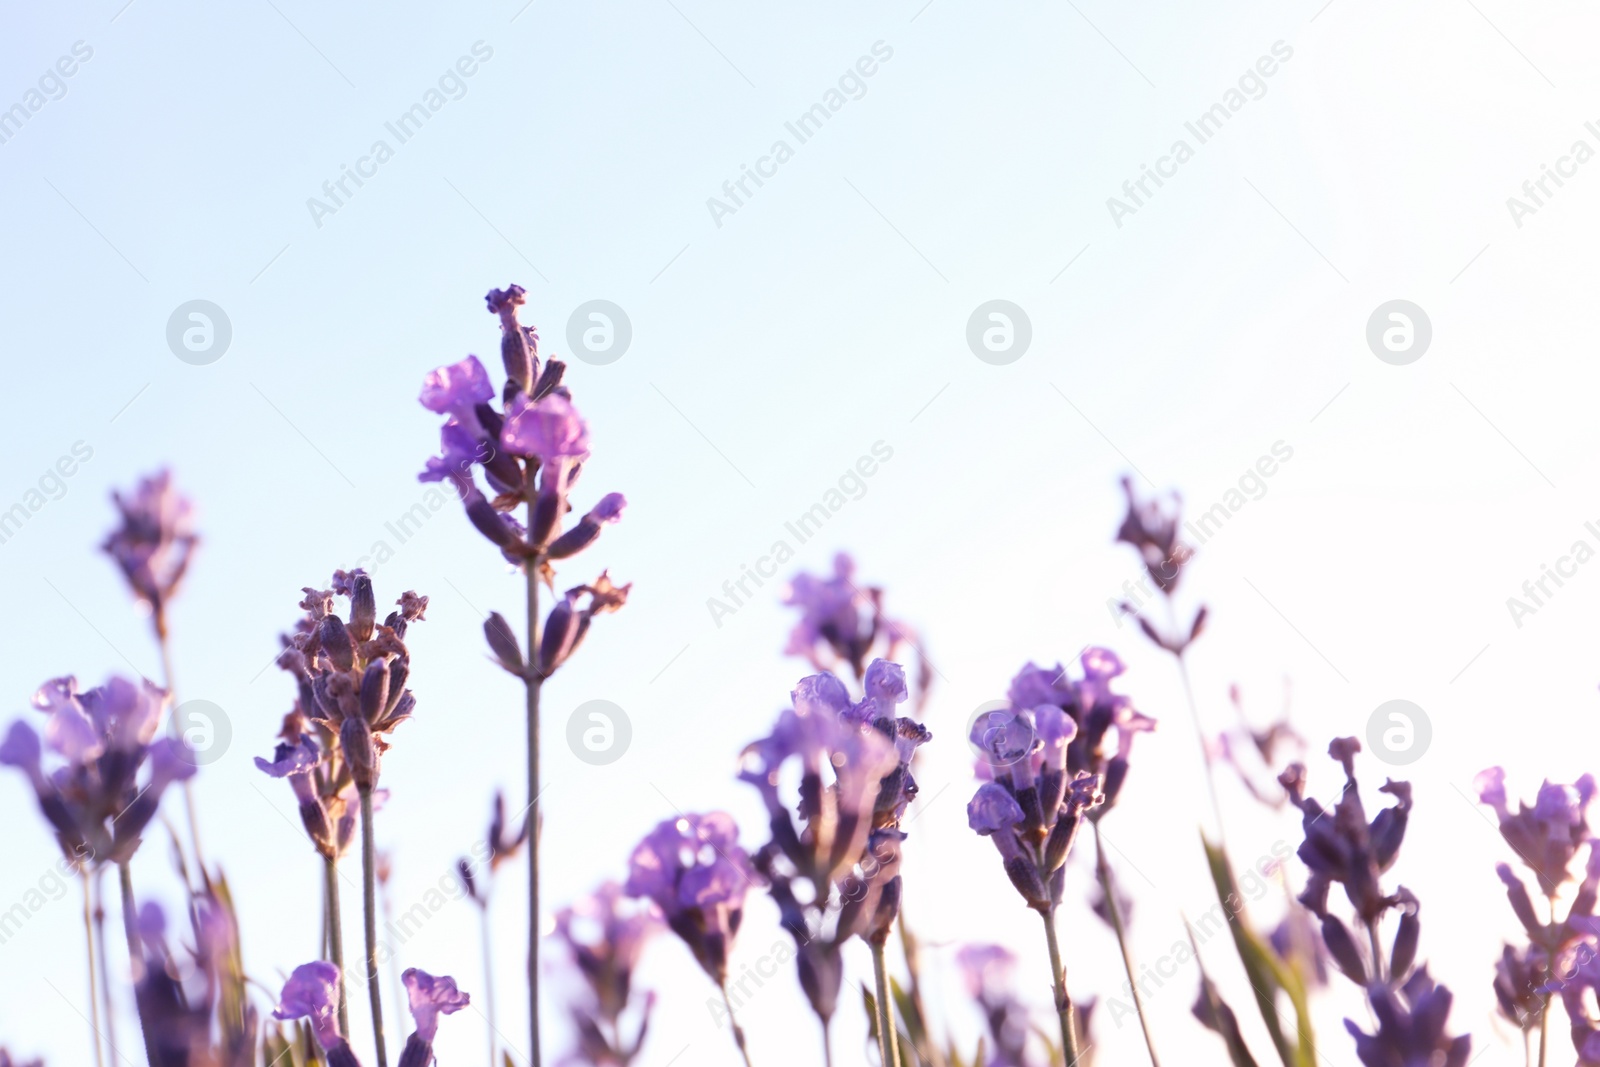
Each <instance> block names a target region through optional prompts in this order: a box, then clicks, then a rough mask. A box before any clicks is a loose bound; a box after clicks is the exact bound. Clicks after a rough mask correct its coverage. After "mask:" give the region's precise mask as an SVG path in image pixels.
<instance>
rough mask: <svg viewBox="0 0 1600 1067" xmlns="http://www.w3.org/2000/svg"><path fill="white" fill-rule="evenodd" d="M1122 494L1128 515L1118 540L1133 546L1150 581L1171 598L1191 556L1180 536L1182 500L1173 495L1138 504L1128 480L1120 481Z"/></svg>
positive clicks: (1130, 479) (1131, 481) (1130, 481)
mask: <svg viewBox="0 0 1600 1067" xmlns="http://www.w3.org/2000/svg"><path fill="white" fill-rule="evenodd" d="M1122 491H1123V493H1124V494H1125V495H1126V496H1127V498H1128V513H1127V515H1126V517H1124V518H1123V520H1122V527H1121V529H1119V530H1118V531H1117V540H1118V541H1121V542H1123V543H1125V544H1129V545H1132V546H1133V548H1134V550H1135V551H1137V552H1138V553H1139V558H1140V559H1141V560H1142V561H1143V562H1144V566H1145V570H1146V571H1147V572H1149V574H1150V578H1151V580H1153V581H1154V582H1155V583H1156V586H1157V587H1158V588H1159V589H1160V590H1161V591H1162V592H1163V593H1165V594H1168V595H1170V594H1171V593H1172V592H1173V590H1175V589H1177V587H1178V580H1179V579H1180V578H1182V577H1183V567H1184V564H1186V563H1188V562H1189V560H1190V558H1191V557H1192V556H1193V555H1194V550H1193V549H1191V548H1190V547H1189V546H1188V545H1186V544H1184V543H1183V540H1182V538H1181V536H1180V535H1179V525H1180V524H1181V522H1182V509H1183V500H1182V498H1180V497H1179V496H1178V494H1176V493H1173V494H1171V495H1170V496H1169V497H1168V498H1166V499H1162V498H1160V497H1150V498H1148V499H1145V500H1140V499H1139V498H1138V496H1136V495H1135V494H1134V491H1133V479H1132V478H1128V477H1124V478H1123V479H1122Z"/></svg>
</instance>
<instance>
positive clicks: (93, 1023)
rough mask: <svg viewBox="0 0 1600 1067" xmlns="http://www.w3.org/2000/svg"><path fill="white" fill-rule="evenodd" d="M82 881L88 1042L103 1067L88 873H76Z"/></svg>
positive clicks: (97, 1063) (99, 1066) (96, 1061)
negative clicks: (87, 957) (87, 967)
mask: <svg viewBox="0 0 1600 1067" xmlns="http://www.w3.org/2000/svg"><path fill="white" fill-rule="evenodd" d="M78 874H79V876H80V877H81V878H82V880H83V943H84V947H85V948H87V949H88V953H89V1040H90V1041H91V1042H92V1043H93V1044H94V1062H95V1064H96V1067H105V1062H106V1061H105V1053H104V1052H102V1051H101V1049H100V999H99V998H100V983H99V980H98V979H97V977H96V975H95V964H94V915H93V912H94V905H93V903H92V901H91V900H90V896H91V892H90V889H89V871H88V868H84V869H83V870H80V871H79V872H78Z"/></svg>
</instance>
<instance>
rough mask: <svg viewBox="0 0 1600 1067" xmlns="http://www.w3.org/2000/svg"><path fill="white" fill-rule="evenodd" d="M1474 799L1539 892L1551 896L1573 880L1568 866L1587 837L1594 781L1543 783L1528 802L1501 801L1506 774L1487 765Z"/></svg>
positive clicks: (1504, 789) (1504, 792) (1588, 776)
mask: <svg viewBox="0 0 1600 1067" xmlns="http://www.w3.org/2000/svg"><path fill="white" fill-rule="evenodd" d="M1474 785H1476V786H1477V790H1478V799H1479V800H1481V801H1482V802H1483V803H1485V804H1487V805H1489V806H1490V807H1492V808H1493V809H1494V811H1495V815H1496V816H1498V817H1499V820H1500V836H1502V837H1504V838H1505V840H1506V844H1508V845H1510V846H1511V848H1512V851H1514V852H1516V854H1517V856H1518V858H1520V859H1521V860H1522V862H1523V864H1524V865H1525V866H1526V867H1527V868H1528V869H1529V870H1531V871H1533V873H1534V875H1535V876H1536V877H1537V878H1538V880H1539V891H1540V892H1541V893H1542V894H1543V895H1544V896H1546V897H1553V896H1555V894H1556V891H1557V890H1558V889H1559V888H1560V886H1562V885H1564V884H1565V883H1566V882H1568V881H1569V880H1570V879H1571V878H1572V872H1571V870H1570V869H1569V868H1570V867H1571V865H1572V859H1573V857H1574V856H1576V855H1577V853H1578V850H1579V849H1580V848H1582V847H1584V846H1585V845H1586V844H1588V843H1589V841H1590V834H1589V823H1588V809H1589V802H1590V801H1591V800H1593V799H1594V794H1595V781H1594V777H1593V776H1592V775H1588V774H1586V775H1584V776H1583V777H1581V778H1579V779H1578V780H1577V781H1576V782H1574V783H1573V784H1572V785H1560V784H1557V783H1555V782H1550V781H1546V782H1544V783H1543V784H1542V785H1541V786H1540V787H1539V796H1538V798H1537V799H1536V800H1535V801H1534V803H1533V804H1532V805H1528V804H1525V803H1520V802H1519V803H1518V805H1517V811H1515V812H1513V811H1512V810H1511V809H1510V806H1509V805H1508V804H1507V802H1506V772H1505V771H1504V770H1503V769H1501V768H1499V767H1490V768H1489V769H1488V770H1486V771H1483V772H1482V773H1480V774H1479V775H1478V777H1477V778H1476V779H1475V780H1474Z"/></svg>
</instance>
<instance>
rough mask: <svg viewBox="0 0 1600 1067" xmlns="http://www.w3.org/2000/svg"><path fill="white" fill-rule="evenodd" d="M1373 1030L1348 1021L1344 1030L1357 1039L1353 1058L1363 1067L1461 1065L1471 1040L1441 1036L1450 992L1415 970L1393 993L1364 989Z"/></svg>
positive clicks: (1376, 985)
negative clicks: (1369, 1004)
mask: <svg viewBox="0 0 1600 1067" xmlns="http://www.w3.org/2000/svg"><path fill="white" fill-rule="evenodd" d="M1368 995H1369V997H1370V999H1371V1002H1372V1013H1373V1015H1374V1016H1375V1017H1376V1018H1377V1020H1378V1031H1377V1033H1375V1034H1368V1033H1366V1032H1365V1031H1363V1030H1362V1029H1361V1028H1360V1027H1359V1026H1357V1025H1356V1024H1355V1023H1353V1022H1351V1021H1350V1020H1349V1019H1346V1020H1345V1021H1344V1026H1345V1029H1346V1030H1348V1031H1350V1034H1351V1036H1352V1037H1354V1038H1355V1039H1356V1058H1357V1059H1359V1060H1360V1061H1361V1062H1362V1064H1363V1065H1364V1067H1411V1065H1413V1064H1415V1065H1417V1067H1424V1065H1426V1067H1466V1064H1467V1058H1468V1057H1469V1056H1470V1055H1471V1054H1472V1037H1471V1036H1470V1035H1468V1034H1463V1035H1461V1036H1460V1037H1454V1038H1452V1037H1450V1036H1449V1035H1447V1034H1446V1033H1445V1032H1444V1027H1445V1020H1446V1019H1447V1018H1449V1015H1450V1001H1451V997H1450V991H1449V990H1448V989H1446V988H1445V987H1444V986H1442V985H1435V984H1434V981H1433V979H1431V978H1429V977H1428V969H1427V968H1426V967H1419V968H1417V971H1416V973H1415V974H1413V975H1412V976H1411V978H1410V979H1409V980H1408V981H1407V982H1406V983H1405V985H1403V986H1401V987H1400V988H1399V989H1398V990H1395V989H1392V988H1390V987H1389V986H1387V985H1384V984H1382V983H1374V984H1373V985H1372V986H1371V987H1370V988H1369V990H1368Z"/></svg>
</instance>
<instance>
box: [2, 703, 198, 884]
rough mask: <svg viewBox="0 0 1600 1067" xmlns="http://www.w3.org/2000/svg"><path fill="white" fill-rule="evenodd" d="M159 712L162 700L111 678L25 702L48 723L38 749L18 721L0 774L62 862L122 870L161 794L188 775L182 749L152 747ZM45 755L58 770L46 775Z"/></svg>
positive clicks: (176, 744)
mask: <svg viewBox="0 0 1600 1067" xmlns="http://www.w3.org/2000/svg"><path fill="white" fill-rule="evenodd" d="M166 704H167V693H166V691H165V690H162V689H158V688H156V687H155V686H153V685H151V684H150V683H149V682H143V683H139V684H135V683H134V682H130V681H128V680H127V679H125V678H121V677H117V676H113V677H112V678H111V680H110V681H108V682H107V683H106V684H105V685H103V686H100V687H99V688H96V689H90V690H87V691H85V692H79V691H78V682H77V679H76V678H73V677H70V676H69V677H65V678H53V679H51V680H50V681H48V682H46V683H45V684H44V685H43V686H41V687H40V688H39V690H38V692H37V693H35V694H34V697H33V706H34V708H35V709H36V710H38V711H40V712H43V713H44V714H45V715H47V716H49V719H48V721H47V722H46V724H45V737H44V744H43V745H41V743H40V739H39V735H38V734H37V733H36V732H35V731H34V729H33V727H31V726H29V725H28V724H27V723H26V722H24V721H22V720H20V719H19V720H17V721H16V722H14V723H12V724H11V728H10V730H9V731H8V733H7V734H6V736H5V740H4V741H3V742H0V765H4V766H10V767H15V768H17V769H18V770H19V771H21V772H22V773H23V775H25V776H26V777H27V779H28V782H29V784H30V785H32V786H33V791H34V795H35V797H36V798H37V799H38V802H39V809H40V811H41V812H43V813H44V816H45V819H46V820H47V821H48V822H49V823H50V826H51V828H52V829H53V830H54V831H55V833H56V840H57V841H58V842H59V843H60V845H61V849H62V852H63V854H64V855H66V856H67V857H68V858H70V859H72V860H73V861H74V862H83V861H85V860H86V859H88V858H92V859H93V860H94V861H95V862H97V863H98V862H113V863H125V862H126V861H127V860H128V859H129V858H131V857H132V856H133V853H134V852H135V851H136V850H137V849H138V847H139V842H140V836H139V835H140V834H141V833H143V831H144V829H145V828H146V827H147V826H148V825H149V824H150V821H151V820H152V819H154V818H155V814H156V810H157V808H158V807H159V805H160V802H161V796H162V794H163V793H164V792H165V791H166V788H167V786H169V785H171V784H172V783H173V782H179V781H183V780H185V779H187V778H190V777H192V776H193V775H194V773H195V769H196V768H195V763H194V760H193V757H192V755H191V753H190V752H189V750H188V748H187V747H186V746H185V745H184V744H183V742H182V741H179V740H176V739H173V738H163V739H161V740H159V741H158V740H155V735H156V732H157V730H158V728H159V726H160V721H161V715H162V713H163V712H164V711H165V709H166ZM45 748H48V749H49V750H50V751H52V752H54V753H55V754H56V755H58V756H61V757H62V758H63V759H64V760H65V763H64V764H63V765H61V766H58V767H56V768H55V769H54V770H52V771H50V772H49V773H48V774H47V773H46V772H45V769H44V762H43V761H44V750H45ZM146 764H148V765H149V773H148V774H147V775H146V776H145V783H144V785H142V786H141V785H139V784H138V777H139V771H140V769H141V768H142V767H144V766H145V765H146Z"/></svg>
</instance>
